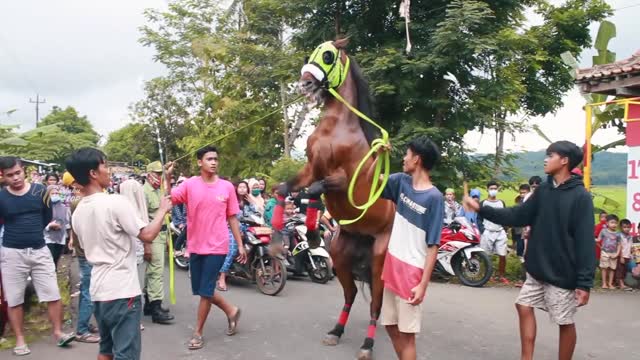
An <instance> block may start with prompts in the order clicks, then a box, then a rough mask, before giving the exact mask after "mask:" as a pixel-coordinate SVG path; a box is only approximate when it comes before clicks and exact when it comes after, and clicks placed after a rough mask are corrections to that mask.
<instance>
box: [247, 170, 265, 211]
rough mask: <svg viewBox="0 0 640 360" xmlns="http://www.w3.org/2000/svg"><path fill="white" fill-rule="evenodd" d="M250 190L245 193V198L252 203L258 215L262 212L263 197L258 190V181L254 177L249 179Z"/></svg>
mask: <svg viewBox="0 0 640 360" xmlns="http://www.w3.org/2000/svg"><path fill="white" fill-rule="evenodd" d="M249 189H250V192H249V193H248V194H247V195H246V196H247V200H248V201H249V202H250V203H251V204H253V206H254V207H255V208H256V210H257V211H258V212H259V213H260V215H262V214H264V205H265V204H264V203H265V201H264V198H263V197H262V193H261V190H260V182H258V180H256V179H249Z"/></svg>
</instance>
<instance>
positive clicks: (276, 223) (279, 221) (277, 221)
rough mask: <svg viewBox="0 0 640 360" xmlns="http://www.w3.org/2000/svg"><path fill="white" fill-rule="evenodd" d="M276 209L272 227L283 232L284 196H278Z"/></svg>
mask: <svg viewBox="0 0 640 360" xmlns="http://www.w3.org/2000/svg"><path fill="white" fill-rule="evenodd" d="M276 199H277V200H278V202H277V203H276V207H275V208H274V209H273V217H272V218H271V225H272V226H273V228H274V229H275V230H277V231H281V230H282V229H283V228H284V196H282V195H277V196H276Z"/></svg>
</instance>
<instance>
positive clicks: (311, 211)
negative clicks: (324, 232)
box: [304, 200, 318, 231]
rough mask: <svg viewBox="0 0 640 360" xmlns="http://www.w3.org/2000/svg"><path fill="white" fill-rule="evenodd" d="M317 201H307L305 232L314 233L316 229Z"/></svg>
mask: <svg viewBox="0 0 640 360" xmlns="http://www.w3.org/2000/svg"><path fill="white" fill-rule="evenodd" d="M316 206H318V200H309V206H307V219H306V221H305V223H304V224H305V225H306V226H307V231H314V230H316V229H317V228H318V209H317V208H316Z"/></svg>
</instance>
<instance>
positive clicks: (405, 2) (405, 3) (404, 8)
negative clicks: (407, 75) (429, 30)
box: [399, 0, 411, 54]
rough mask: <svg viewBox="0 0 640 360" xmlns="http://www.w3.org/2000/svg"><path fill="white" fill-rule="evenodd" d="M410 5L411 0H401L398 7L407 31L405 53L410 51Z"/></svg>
mask: <svg viewBox="0 0 640 360" xmlns="http://www.w3.org/2000/svg"><path fill="white" fill-rule="evenodd" d="M410 7H411V0H402V2H401V3H400V8H399V12H400V17H403V18H404V27H405V32H406V33H407V48H406V51H407V54H408V53H409V52H411V37H410V36H409V22H410V21H411V19H410Z"/></svg>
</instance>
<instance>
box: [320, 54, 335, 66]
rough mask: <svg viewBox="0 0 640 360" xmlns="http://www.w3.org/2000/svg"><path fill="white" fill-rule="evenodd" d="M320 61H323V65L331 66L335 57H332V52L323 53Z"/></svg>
mask: <svg viewBox="0 0 640 360" xmlns="http://www.w3.org/2000/svg"><path fill="white" fill-rule="evenodd" d="M322 61H324V63H325V64H326V65H331V64H333V62H334V61H335V57H334V55H333V52H331V51H325V52H324V53H323V54H322Z"/></svg>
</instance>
